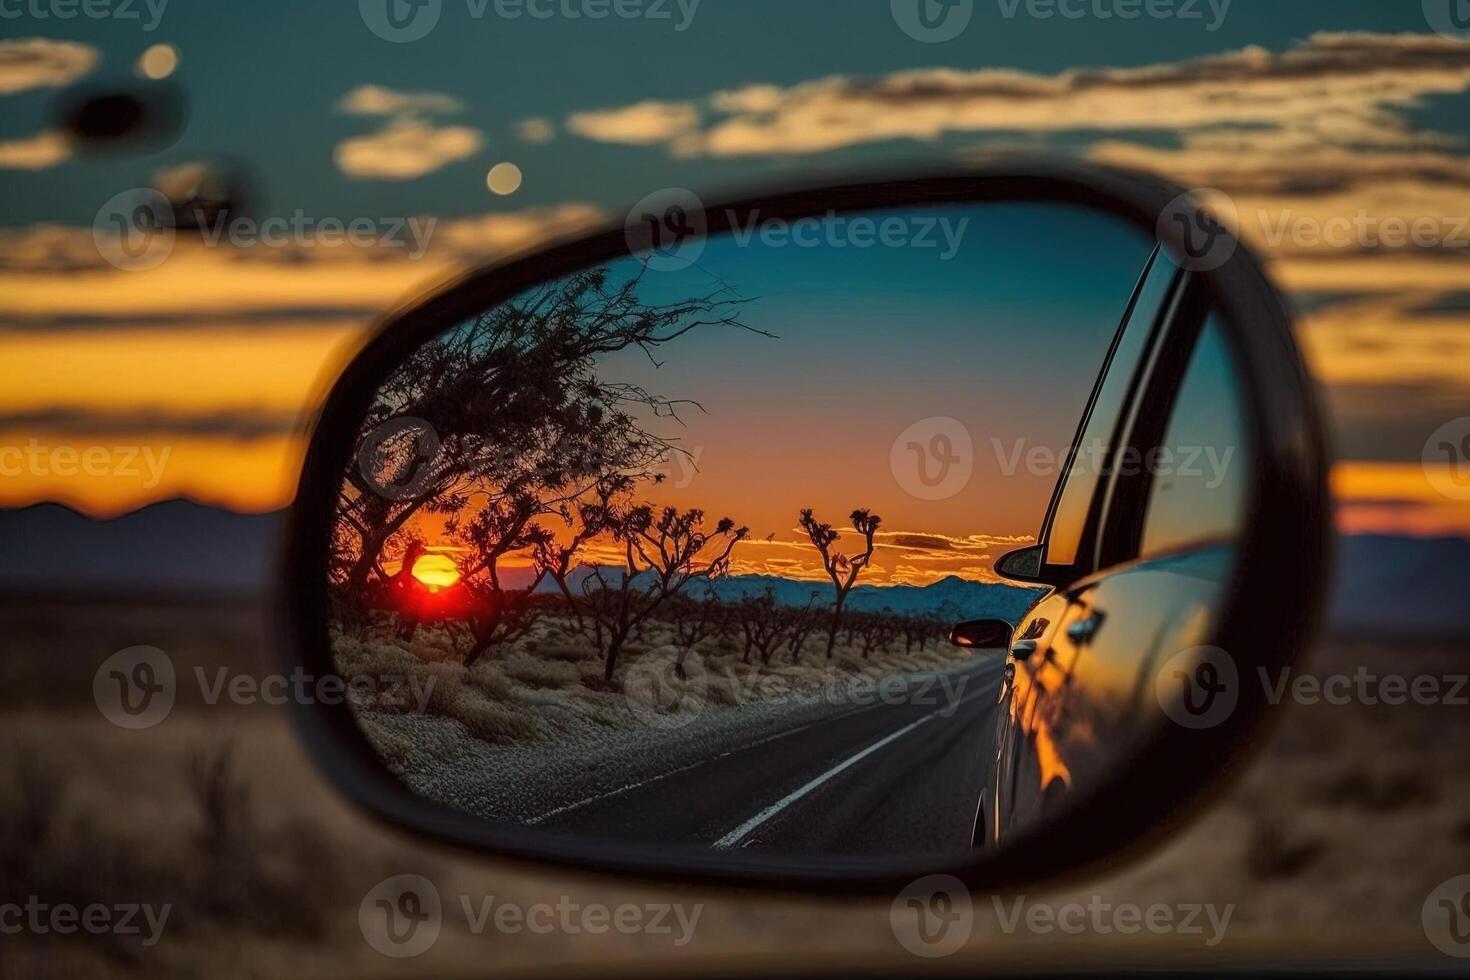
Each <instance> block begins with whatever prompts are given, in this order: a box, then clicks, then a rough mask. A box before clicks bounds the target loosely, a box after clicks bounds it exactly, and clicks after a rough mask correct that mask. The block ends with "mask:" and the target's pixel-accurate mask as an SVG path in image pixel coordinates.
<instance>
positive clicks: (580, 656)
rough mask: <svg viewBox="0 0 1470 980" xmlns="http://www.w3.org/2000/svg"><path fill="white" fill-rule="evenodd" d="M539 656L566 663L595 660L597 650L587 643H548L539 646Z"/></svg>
mask: <svg viewBox="0 0 1470 980" xmlns="http://www.w3.org/2000/svg"><path fill="white" fill-rule="evenodd" d="M539 656H540V657H541V658H542V659H543V660H558V661H563V662H566V663H576V662H578V661H581V660H596V659H597V651H596V650H594V649H592V647H591V645H590V644H588V643H585V642H584V643H548V644H546V645H545V646H543V647H542V648H541V650H540V651H539Z"/></svg>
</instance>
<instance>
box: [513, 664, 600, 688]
mask: <svg viewBox="0 0 1470 980" xmlns="http://www.w3.org/2000/svg"><path fill="white" fill-rule="evenodd" d="M502 666H503V668H504V670H505V673H506V676H508V677H510V678H511V679H512V680H516V681H519V682H520V683H522V684H525V685H526V686H527V687H538V688H539V687H549V688H554V689H561V688H565V687H574V686H576V685H577V684H579V683H580V682H581V679H582V671H581V670H580V669H579V668H578V667H577V665H576V664H573V663H565V662H563V661H558V660H537V659H535V658H531V657H518V658H516V659H514V660H507V661H505V662H504V664H503V665H502Z"/></svg>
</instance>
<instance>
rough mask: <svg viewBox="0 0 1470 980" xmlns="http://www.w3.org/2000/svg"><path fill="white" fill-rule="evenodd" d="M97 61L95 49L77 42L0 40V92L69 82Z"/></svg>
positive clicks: (6, 92) (53, 85)
mask: <svg viewBox="0 0 1470 980" xmlns="http://www.w3.org/2000/svg"><path fill="white" fill-rule="evenodd" d="M96 64H97V49H96V48H94V47H92V46H91V45H88V44H79V43H77V42H76V41H53V40H50V39H48V38H40V37H32V38H26V39H24V40H17V41H0V95H13V94H15V93H16V92H24V91H27V90H28V89H33V88H47V87H49V88H59V87H61V86H63V85H70V84H71V83H72V82H74V81H76V80H77V79H78V78H81V77H82V76H83V75H85V74H87V73H88V72H90V71H91V70H92V68H93V67H94V66H95V65H96Z"/></svg>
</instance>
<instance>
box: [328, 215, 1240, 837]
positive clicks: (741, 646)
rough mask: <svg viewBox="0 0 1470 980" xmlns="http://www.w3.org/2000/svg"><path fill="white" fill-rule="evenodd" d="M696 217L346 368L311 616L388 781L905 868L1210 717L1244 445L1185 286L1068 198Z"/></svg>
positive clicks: (514, 817) (1024, 815)
mask: <svg viewBox="0 0 1470 980" xmlns="http://www.w3.org/2000/svg"><path fill="white" fill-rule="evenodd" d="M664 217H665V218H667V217H668V216H667V215H666V216H664ZM650 220H651V228H652V229H653V233H654V236H653V237H654V240H655V241H657V239H658V236H659V232H660V231H661V229H662V227H663V226H664V225H665V224H671V223H670V222H665V221H664V220H663V218H660V217H658V216H655V217H653V218H651V219H650ZM732 224H733V229H732V230H731V231H730V232H727V233H722V234H717V235H711V236H709V237H707V238H700V239H697V240H688V239H686V240H681V241H675V242H673V243H672V244H670V245H668V246H667V247H663V248H659V249H649V250H647V251H643V252H635V253H632V254H624V255H622V256H620V257H616V258H612V259H609V260H607V261H605V262H601V263H598V264H594V265H590V266H588V267H586V268H583V269H579V270H576V271H574V272H571V273H570V274H566V275H562V276H559V277H557V278H554V279H552V280H550V281H547V282H545V283H543V284H542V285H540V286H537V287H536V288H533V289H529V290H527V291H525V292H524V293H522V294H520V295H517V296H515V297H513V298H511V299H509V300H507V301H505V302H503V303H499V304H497V305H494V306H493V307H490V308H487V309H485V310H483V311H481V312H479V313H478V315H476V316H474V317H472V318H469V319H466V320H465V321H463V322H456V323H446V324H444V329H443V332H442V333H440V334H439V335H438V336H437V337H435V338H434V339H432V340H430V341H429V342H427V343H425V344H424V345H423V346H422V347H420V348H419V349H417V350H415V351H413V352H412V353H411V354H410V355H409V356H407V357H406V358H405V359H404V360H403V361H402V362H401V363H400V364H398V365H397V366H396V368H395V369H394V370H393V371H392V373H391V374H390V376H389V377H387V378H386V380H384V381H383V383H382V385H381V388H380V389H379V390H378V392H377V395H376V398H375V399H374V402H373V405H372V408H371V411H370V412H369V414H368V415H367V417H365V418H364V419H363V420H362V424H361V426H360V430H359V433H358V438H357V443H356V445H354V446H352V447H351V449H350V454H351V464H350V465H349V466H348V468H347V469H346V471H345V472H344V473H343V478H342V482H341V491H340V496H339V500H338V505H337V511H336V518H335V526H334V529H333V536H332V540H333V545H332V546H333V553H332V555H331V556H330V557H331V561H330V568H331V582H330V594H331V597H332V611H331V616H332V622H331V624H330V625H331V638H332V644H333V649H332V654H333V657H334V659H335V665H336V668H337V670H338V671H339V672H340V673H341V674H342V675H343V676H344V677H345V678H346V680H347V682H348V685H349V689H350V691H351V692H352V693H351V699H350V702H351V705H352V711H353V714H354V717H355V718H356V721H357V723H358V725H359V726H360V728H361V730H362V733H363V734H364V736H365V737H366V740H367V741H368V742H369V743H370V744H371V746H372V747H373V749H374V751H375V752H376V753H377V754H378V756H379V757H380V758H381V759H382V761H383V763H384V765H385V766H386V767H387V768H388V769H390V770H391V771H392V772H393V773H394V774H396V775H397V776H398V778H399V779H401V780H402V782H403V783H404V784H405V785H406V786H408V787H409V788H410V789H411V790H412V791H413V792H414V793H417V794H420V795H422V796H425V797H428V798H431V799H433V800H435V801H438V802H439V803H442V804H444V805H447V806H449V807H452V808H455V809H456V810H459V811H463V812H465V813H468V814H472V815H474V816H477V817H480V818H483V819H485V820H487V821H494V822H499V823H509V824H515V825H520V826H528V827H536V828H541V829H544V830H547V831H555V832H559V833H566V834H576V835H583V836H586V837H593V838H596V839H597V840H600V841H606V842H609V843H627V842H637V843H640V844H644V845H648V844H653V845H658V846H661V847H662V846H668V847H675V846H680V847H698V848H709V849H716V850H721V851H736V850H741V849H743V850H760V851H766V852H771V853H773V854H779V855H788V856H790V857H791V858H792V859H796V858H799V857H802V856H810V855H820V856H823V857H828V858H830V857H853V858H892V857H908V856H914V857H926V856H927V857H930V858H932V857H934V856H937V855H954V854H956V853H963V852H969V851H971V850H972V849H974V848H1001V847H1004V846H1006V844H1007V842H1009V841H1013V840H1015V839H1018V838H1019V837H1020V836H1022V835H1024V834H1026V833H1029V832H1031V830H1032V829H1033V828H1034V827H1036V826H1038V825H1039V824H1040V823H1041V822H1042V821H1044V820H1046V819H1047V818H1048V817H1049V816H1050V815H1052V814H1055V813H1056V812H1058V811H1059V810H1060V809H1061V808H1064V807H1072V806H1075V807H1085V806H1086V804H1087V799H1088V794H1089V791H1090V789H1091V788H1092V787H1094V786H1096V785H1097V784H1098V783H1099V782H1100V781H1102V780H1103V779H1105V778H1106V777H1107V775H1108V774H1109V772H1110V771H1113V770H1114V768H1115V767H1116V766H1119V765H1126V764H1127V763H1128V761H1129V758H1130V746H1133V745H1135V744H1137V741H1138V740H1139V739H1141V738H1144V737H1147V736H1149V735H1151V734H1153V733H1155V732H1157V731H1158V730H1159V726H1167V725H1198V724H1208V723H1210V713H1211V712H1212V711H1217V710H1220V709H1221V708H1222V707H1227V706H1225V705H1224V701H1225V700H1227V698H1225V697H1217V694H1219V684H1218V683H1216V680H1218V678H1219V677H1220V671H1221V670H1224V669H1225V667H1226V666H1228V665H1217V664H1215V663H1213V662H1212V661H1211V657H1212V656H1213V654H1212V653H1211V652H1210V649H1209V642H1210V637H1211V634H1212V628H1213V624H1214V622H1215V621H1216V619H1217V617H1218V615H1219V607H1220V602H1221V597H1222V595H1223V594H1224V591H1225V586H1226V583H1227V581H1228V578H1229V576H1230V573H1231V571H1232V555H1233V545H1234V543H1235V539H1236V537H1237V535H1238V534H1239V532H1240V530H1241V524H1242V521H1243V514H1244V510H1245V504H1246V500H1245V494H1246V488H1247V486H1248V484H1249V476H1250V473H1251V466H1252V462H1251V452H1250V447H1249V446H1248V445H1246V443H1245V432H1246V431H1247V429H1248V425H1247V424H1246V423H1247V420H1246V415H1245V410H1246V406H1245V405H1244V404H1243V403H1242V401H1241V397H1240V394H1239V386H1238V384H1237V381H1236V375H1235V371H1234V368H1233V366H1232V356H1231V352H1230V339H1229V336H1228V334H1227V331H1226V330H1225V328H1224V325H1223V324H1222V323H1221V322H1220V321H1219V319H1218V317H1217V316H1215V315H1214V314H1213V313H1212V311H1211V310H1210V309H1209V308H1208V307H1207V305H1206V302H1205V300H1204V298H1203V292H1204V290H1203V289H1202V288H1201V283H1200V281H1199V280H1198V276H1197V274H1195V273H1191V272H1189V271H1185V270H1181V268H1180V267H1179V266H1178V265H1176V264H1175V263H1174V262H1173V261H1171V260H1170V259H1169V258H1168V257H1167V256H1165V255H1163V254H1162V253H1161V252H1160V251H1159V250H1158V249H1157V248H1156V245H1155V242H1154V241H1153V239H1152V238H1151V237H1150V236H1148V235H1146V234H1143V233H1141V232H1140V231H1139V230H1138V229H1135V228H1132V227H1130V226H1126V225H1124V224H1123V223H1121V222H1120V221H1118V220H1117V219H1115V218H1113V217H1110V216H1106V215H1102V214H1100V213H1096V212H1093V211H1090V210H1087V209H1085V208H1082V207H1078V206H1071V205H1061V204H1038V203H1029V204H977V205H971V206H949V205H946V206H942V207H915V208H906V209H897V210H886V211H873V212H858V213H850V214H827V215H821V216H817V217H814V218H811V219H804V220H801V221H776V220H766V219H763V218H762V217H761V216H760V214H759V213H758V212H756V213H753V214H742V215H740V216H738V218H737V219H736V220H735V221H733V222H732ZM344 452H345V450H344ZM1015 552H1024V554H1021V555H1020V556H1019V557H1018V558H1017V559H1016V560H1014V561H1012V562H1009V563H1007V565H1006V568H1007V570H1008V571H1011V572H1012V573H1013V576H1019V577H1020V578H1019V579H1018V578H1017V577H1012V578H1006V577H1004V576H1002V575H1000V574H998V573H997V571H996V562H997V561H998V560H999V559H1001V558H1002V557H1003V556H1005V555H1007V554H1008V553H1015ZM961 625H963V626H964V628H963V629H956V627H959V626H961ZM1207 668H1208V669H1207ZM1217 668H1218V669H1217ZM1212 678H1214V679H1215V680H1212ZM1141 819H1147V815H1141Z"/></svg>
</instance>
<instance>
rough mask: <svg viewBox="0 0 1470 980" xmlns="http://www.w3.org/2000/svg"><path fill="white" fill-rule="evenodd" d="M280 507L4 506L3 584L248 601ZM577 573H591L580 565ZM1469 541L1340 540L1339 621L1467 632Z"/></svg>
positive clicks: (955, 594) (26, 589)
mask: <svg viewBox="0 0 1470 980" xmlns="http://www.w3.org/2000/svg"><path fill="white" fill-rule="evenodd" d="M283 526H284V520H283V515H282V514H279V513H276V514H255V515H252V514H235V513H231V512H229V511H224V510H217V509H214V508H211V507H205V506H202V505H200V504H196V503H192V502H190V501H186V500H171V501H166V502H163V503H158V504H154V505H152V506H150V507H145V508H143V509H142V510H138V511H134V512H133V513H131V514H126V515H124V516H122V517H118V518H114V519H112V520H103V521H99V520H94V519H92V518H90V517H87V516H86V515H84V514H79V513H77V512H76V511H74V510H71V509H70V508H67V507H63V506H61V505H59V504H37V505H34V506H31V507H25V508H21V509H18V510H8V511H6V510H0V593H4V594H9V595H18V594H24V595H51V596H74V597H77V598H91V597H96V596H139V597H158V598H236V599H249V598H254V597H256V596H259V595H262V594H263V593H264V592H265V590H266V585H267V582H268V581H269V576H270V575H271V574H272V572H271V563H272V562H273V561H274V555H275V547H276V539H277V536H278V535H279V534H280V533H281V529H282V528H283ZM581 574H584V575H585V574H587V572H586V570H582V571H581ZM767 587H770V588H773V589H775V590H776V594H777V598H778V599H779V601H781V602H784V603H789V604H804V603H805V602H806V601H807V599H808V597H809V596H810V594H811V592H812V590H813V589H820V590H822V594H823V595H824V596H825V595H827V594H829V593H830V589H831V586H830V585H825V584H823V583H810V582H797V581H793V580H791V579H783V578H778V577H774V576H761V575H737V576H732V577H730V578H728V579H724V580H722V581H721V582H719V583H718V585H717V589H718V590H719V593H720V595H721V596H722V597H724V598H727V599H734V598H738V597H739V596H740V595H742V594H759V593H760V592H761V591H763V590H764V589H766V588H767ZM1466 595H1470V541H1466V540H1464V539H1462V538H1399V537H1386V536H1379V535H1362V536H1352V537H1344V538H1342V539H1341V540H1340V541H1339V543H1338V555H1337V571H1336V576H1335V586H1334V591H1333V596H1332V600H1331V607H1330V620H1329V622H1330V624H1331V627H1332V629H1333V630H1334V631H1335V632H1337V633H1339V634H1343V635H1347V636H1370V637H1373V638H1380V639H1381V638H1385V637H1395V638H1407V639H1430V638H1441V637H1456V638H1458V637H1470V612H1467V610H1466V608H1465V605H1464V597H1465V596H1466ZM1031 598H1032V596H1031V594H1030V593H1029V592H1028V591H1027V590H1024V589H1014V588H1011V587H1009V586H1005V585H998V584H987V583H983V582H971V581H967V580H965V579H961V578H957V577H954V576H951V577H949V578H945V579H942V580H940V581H938V582H935V583H934V584H933V585H930V586H927V587H923V588H920V587H916V586H891V587H884V586H874V585H859V586H858V587H857V588H855V589H854V590H853V592H852V596H851V598H850V599H849V600H848V601H849V602H850V603H851V606H852V608H854V609H882V608H885V607H887V608H890V609H893V610H894V611H895V612H915V611H933V612H936V613H939V612H945V614H946V615H949V614H950V613H949V612H947V611H953V612H954V613H955V614H956V615H957V616H959V617H962V618H977V619H978V618H986V617H990V616H997V617H1000V618H1012V617H1013V616H1016V615H1019V614H1020V612H1021V611H1022V610H1024V609H1025V607H1026V605H1028V604H1029V602H1030V601H1031Z"/></svg>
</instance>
